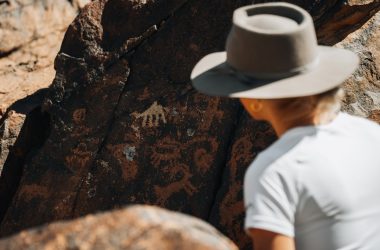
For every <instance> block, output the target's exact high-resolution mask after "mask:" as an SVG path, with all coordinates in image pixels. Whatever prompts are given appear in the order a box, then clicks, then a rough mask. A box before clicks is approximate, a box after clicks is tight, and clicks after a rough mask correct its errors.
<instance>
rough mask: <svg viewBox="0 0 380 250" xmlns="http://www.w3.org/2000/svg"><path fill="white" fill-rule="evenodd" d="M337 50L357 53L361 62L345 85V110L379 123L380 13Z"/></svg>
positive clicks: (341, 43)
mask: <svg viewBox="0 0 380 250" xmlns="http://www.w3.org/2000/svg"><path fill="white" fill-rule="evenodd" d="M337 46H338V47H343V48H347V49H350V50H352V51H355V52H356V53H357V54H358V55H359V56H360V59H361V63H360V67H359V69H358V70H357V71H356V72H355V74H354V75H353V76H352V77H351V78H350V79H348V80H347V82H346V83H345V85H344V88H345V90H346V98H345V101H344V110H346V111H347V112H349V113H352V114H356V115H360V116H362V117H367V118H370V119H372V120H374V121H376V122H378V123H380V12H378V13H377V14H376V15H374V16H373V17H372V18H371V19H370V20H369V21H367V22H366V23H365V24H364V25H363V26H362V27H361V28H360V29H358V30H357V31H355V32H354V33H352V34H350V35H349V36H347V37H346V38H345V39H344V40H343V41H342V42H340V43H338V44H337Z"/></svg>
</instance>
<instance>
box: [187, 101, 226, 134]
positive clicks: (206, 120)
mask: <svg viewBox="0 0 380 250" xmlns="http://www.w3.org/2000/svg"><path fill="white" fill-rule="evenodd" d="M194 98H195V102H196V103H199V102H200V101H201V100H202V99H203V97H202V96H199V95H195V97H194ZM198 99H199V100H198ZM219 101H220V98H217V97H214V98H210V99H209V101H208V103H207V107H206V109H205V111H203V112H202V113H205V114H207V117H202V122H200V123H199V124H200V126H199V129H200V130H203V131H205V130H209V129H210V128H211V124H212V122H213V120H214V119H218V120H220V119H222V118H223V115H224V112H223V111H222V110H219Z"/></svg>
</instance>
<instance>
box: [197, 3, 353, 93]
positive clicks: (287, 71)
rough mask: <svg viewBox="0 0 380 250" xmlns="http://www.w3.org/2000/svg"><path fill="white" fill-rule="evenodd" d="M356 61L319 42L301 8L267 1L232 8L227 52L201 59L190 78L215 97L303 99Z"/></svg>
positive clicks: (338, 79)
mask: <svg viewBox="0 0 380 250" xmlns="http://www.w3.org/2000/svg"><path fill="white" fill-rule="evenodd" d="M358 64H359V58H358V56H357V55H356V54H355V53H353V52H351V51H348V50H345V49H340V48H335V47H328V46H318V44H317V39H316V35H315V29H314V24H313V20H312V18H311V16H310V15H309V14H308V13H307V12H306V11H305V10H304V9H302V8H300V7H298V6H295V5H293V4H288V3H265V4H256V5H250V6H245V7H241V8H238V9H236V10H235V11H234V15H233V25H232V28H231V31H230V33H229V35H228V38H227V42H226V51H223V52H216V53H211V54H209V55H206V56H205V57H203V58H202V59H201V60H200V61H199V62H198V63H197V64H196V65H195V67H194V69H193V71H192V73H191V80H192V83H193V86H194V87H195V88H196V89H197V90H198V91H200V92H202V93H205V94H208V95H214V96H228V97H236V98H258V99H274V98H289V97H301V96H309V95H314V94H318V93H322V92H325V91H327V90H330V89H333V88H334V87H337V86H338V85H340V84H341V83H342V82H344V80H345V79H346V78H348V77H349V76H350V75H351V74H352V73H353V72H354V71H355V69H356V68H357V66H358Z"/></svg>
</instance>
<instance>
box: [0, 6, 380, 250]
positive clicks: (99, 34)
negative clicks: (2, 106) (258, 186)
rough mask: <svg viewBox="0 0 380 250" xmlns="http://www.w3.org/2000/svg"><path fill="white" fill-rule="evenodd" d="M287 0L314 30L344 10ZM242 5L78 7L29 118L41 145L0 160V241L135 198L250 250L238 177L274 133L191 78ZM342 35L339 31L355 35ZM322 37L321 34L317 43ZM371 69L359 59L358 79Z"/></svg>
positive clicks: (221, 46)
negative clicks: (3, 198)
mask: <svg viewBox="0 0 380 250" xmlns="http://www.w3.org/2000/svg"><path fill="white" fill-rule="evenodd" d="M257 2H258V1H257ZM293 2H295V3H298V4H300V5H302V6H304V7H306V9H307V10H309V11H310V12H311V13H312V14H313V15H314V19H315V22H316V27H317V29H318V34H323V32H324V30H325V29H327V28H328V27H329V26H326V25H324V24H325V23H328V20H331V18H333V17H334V13H344V12H345V11H346V9H345V6H346V5H341V1H311V0H310V1H298V2H297V1H293ZM373 2H374V3H376V2H377V1H373ZM248 3H251V1H244V0H222V1H221V0H210V1H203V0H194V1H186V0H177V1H174V0H169V1H157V0H149V1H132V0H108V1H106V0H97V1H93V2H92V3H90V4H88V5H87V6H85V7H84V9H83V10H82V11H81V13H80V14H79V16H78V17H77V18H76V19H75V21H74V22H73V23H72V24H71V25H70V26H69V28H68V30H67V32H66V34H65V38H64V40H63V43H62V46H61V49H60V51H59V54H58V56H57V58H56V60H55V68H56V71H57V74H56V76H55V79H54V81H53V84H52V85H51V87H50V88H49V93H48V94H47V97H46V99H45V101H44V104H43V106H42V110H41V112H39V113H38V114H36V115H39V116H40V117H44V118H41V119H40V120H41V122H40V124H38V122H37V124H34V125H33V126H32V127H36V128H46V129H44V131H45V133H43V135H41V136H39V137H38V138H39V139H38V140H37V141H38V145H41V147H40V148H39V149H38V150H36V149H35V148H34V150H28V148H24V149H23V150H22V151H20V152H22V153H20V154H19V155H17V156H16V155H14V154H12V155H10V156H9V157H8V158H9V159H11V160H9V161H7V162H6V163H5V167H4V171H6V169H8V168H19V169H20V171H19V173H20V174H19V176H18V177H17V178H18V180H20V184H19V185H17V186H16V189H17V191H16V192H15V193H12V192H9V191H7V189H5V191H2V190H1V183H2V182H5V180H6V179H9V178H12V174H10V175H8V176H4V175H3V176H2V179H1V180H0V195H1V193H3V194H4V193H6V194H7V197H9V199H8V200H9V202H4V203H2V204H1V205H0V208H1V209H2V210H3V211H4V213H3V214H2V215H1V214H0V219H1V218H2V223H1V226H0V234H1V235H2V236H6V235H10V234H12V233H15V232H17V231H19V230H22V229H25V228H28V227H33V226H36V225H41V224H43V223H48V222H52V221H56V220H62V219H72V218H75V217H78V216H83V215H86V214H89V213H94V212H96V211H99V210H111V209H114V208H118V207H121V206H124V205H125V204H136V203H144V204H153V205H158V206H160V207H164V208H168V209H171V210H175V211H179V212H183V213H187V214H191V215H194V216H196V217H199V218H201V219H203V220H205V221H208V222H210V223H211V224H213V225H214V226H216V227H217V228H218V229H219V230H220V231H221V232H222V233H224V234H226V235H227V236H228V237H230V238H231V239H232V240H233V241H235V242H236V243H237V244H238V245H239V247H240V248H241V249H250V248H251V246H250V239H249V238H248V237H247V236H246V235H245V233H244V231H243V225H242V224H243V218H244V206H243V202H242V182H243V176H244V171H245V169H246V168H247V167H248V165H249V164H250V162H251V161H252V160H253V159H254V158H255V156H256V155H257V154H258V153H259V152H261V151H262V150H264V149H265V148H266V147H267V146H268V145H270V144H271V143H272V142H273V141H274V140H275V135H274V133H273V131H272V129H271V128H270V127H269V126H268V125H267V124H265V123H263V122H258V121H254V120H252V119H251V118H249V116H248V115H247V114H246V113H245V112H244V111H243V108H242V107H241V105H240V104H239V103H238V102H237V101H236V100H231V99H226V98H217V97H209V96H205V95H202V94H200V93H197V92H196V91H195V90H194V89H193V88H192V87H191V84H190V81H189V75H190V71H191V69H192V67H193V66H194V64H195V63H196V62H197V61H198V60H199V59H200V58H201V57H202V56H204V55H206V54H208V53H210V52H214V51H221V50H223V49H224V42H225V38H226V36H227V34H228V31H229V28H230V22H231V16H232V12H233V10H234V9H235V8H237V7H239V6H242V5H245V4H248ZM355 6H356V5H352V8H354V7H355ZM360 6H361V7H360V8H364V7H362V6H363V5H360ZM364 6H367V13H368V15H367V16H366V17H364V16H363V17H361V19H360V20H361V22H363V23H368V22H371V20H372V19H371V20H369V19H370V18H371V15H372V14H373V7H374V5H364ZM368 6H370V7H371V8H369V7H368ZM376 6H377V5H376ZM358 8H359V7H358ZM368 8H369V9H368ZM376 8H377V7H376ZM350 13H351V12H350ZM343 16H344V15H343ZM366 18H367V19H366ZM375 18H376V17H375ZM348 19H349V16H348V17H344V18H343V19H341V20H342V23H344V22H347V20H348ZM355 20H357V19H355ZM374 20H375V19H374ZM374 23H375V24H376V21H375V22H374ZM377 24H378V23H377ZM331 25H333V23H332V24H331ZM369 26H371V25H369ZM369 26H366V25H364V26H361V27H360V29H363V32H366V31H365V30H366V29H368V27H369ZM371 27H372V26H371ZM356 28H358V27H356ZM339 29H340V31H341V33H340V36H343V34H346V33H350V32H352V31H353V30H352V27H347V29H346V30H345V32H346V33H344V32H343V31H344V29H343V28H342V27H341V26H339ZM360 29H359V30H358V31H357V32H360ZM333 34H334V33H333ZM331 36H332V35H331V34H330V33H329V36H321V35H320V37H321V38H320V39H321V40H320V42H321V43H325V44H327V43H329V42H330V41H331ZM322 37H324V38H323V39H325V40H323V39H322ZM339 39H340V38H339ZM339 46H343V45H339ZM366 46H367V45H365V44H363V46H362V47H360V46H359V47H360V48H362V49H364V48H365V47H366ZM359 47H358V48H359ZM376 51H377V49H376ZM373 65H374V64H373V63H372V62H365V61H364V62H363V61H362V64H361V69H362V72H366V69H368V68H369V67H373ZM360 74H361V73H360ZM363 74H364V73H363ZM363 77H365V78H366V79H369V80H368V82H370V84H375V83H373V82H372V80H370V78H367V76H366V75H365V74H364V76H363ZM350 81H353V83H354V84H357V85H360V82H358V81H356V80H355V77H353V78H352V79H351V80H350ZM357 95H358V96H361V93H357ZM371 105H373V106H371V107H373V108H374V109H375V108H376V105H377V104H375V103H373V104H371ZM345 107H346V106H345ZM377 107H378V106H377ZM351 112H354V113H355V110H351ZM46 117H47V118H48V119H46ZM37 120H38V119H37ZM31 123H32V122H31ZM32 131H33V130H32ZM18 140H20V141H22V137H21V136H20V137H19V139H18ZM32 148H33V147H32ZM16 151H17V150H16ZM17 178H16V179H17ZM15 183H18V182H15ZM0 211H1V210H0ZM5 211H6V213H5Z"/></svg>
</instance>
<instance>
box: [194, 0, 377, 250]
mask: <svg viewBox="0 0 380 250" xmlns="http://www.w3.org/2000/svg"><path fill="white" fill-rule="evenodd" d="M358 63H359V59H358V57H357V55H355V54H354V53H353V52H350V51H348V50H345V49H339V48H334V47H326V46H319V45H318V44H317V40H316V35H315V30H314V26H313V21H312V18H311V16H310V15H309V14H308V13H307V12H306V11H305V10H303V9H302V8H300V7H297V6H295V5H292V4H288V3H281V2H278V3H266V4H257V5H249V6H245V7H241V8H238V9H237V10H235V11H234V15H233V25H232V28H231V31H230V33H229V35H228V38H227V42H226V51H224V52H216V53H211V54H209V55H206V56H205V57H204V58H202V59H201V60H200V61H199V62H198V63H197V64H196V65H195V67H194V69H193V71H192V74H191V80H192V84H193V86H194V87H195V88H196V89H197V90H198V91H200V92H203V93H205V94H209V95H214V96H225V97H231V98H240V101H241V103H242V104H243V106H244V108H245V109H246V110H247V111H248V113H249V114H250V115H251V116H252V117H253V118H255V119H257V120H265V121H268V122H269V123H270V124H271V125H272V126H273V128H274V130H275V132H276V134H277V135H278V137H279V138H278V140H277V141H276V142H274V143H273V144H272V145H271V146H270V147H269V148H267V149H266V150H264V151H263V152H261V153H260V154H259V155H258V156H257V157H256V159H255V160H254V161H253V163H252V164H251V165H250V166H249V168H248V170H247V172H246V174H245V179H244V202H245V208H246V219H245V228H246V231H247V233H248V234H249V235H251V236H252V237H253V243H254V249H256V250H259V249H281V250H288V249H295V248H296V249H308V250H313V249H318V250H325V249H371V250H375V249H380V197H379V194H378V193H379V191H380V160H379V158H378V155H379V145H380V128H379V125H378V124H376V123H375V122H372V121H369V120H366V119H364V118H359V117H355V116H352V115H349V114H346V113H343V112H341V111H340V100H341V98H342V95H343V90H342V89H341V88H340V85H341V84H342V82H343V81H344V80H345V79H346V78H348V77H349V76H350V75H351V74H352V73H353V72H354V71H355V69H356V68H357V66H358Z"/></svg>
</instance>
